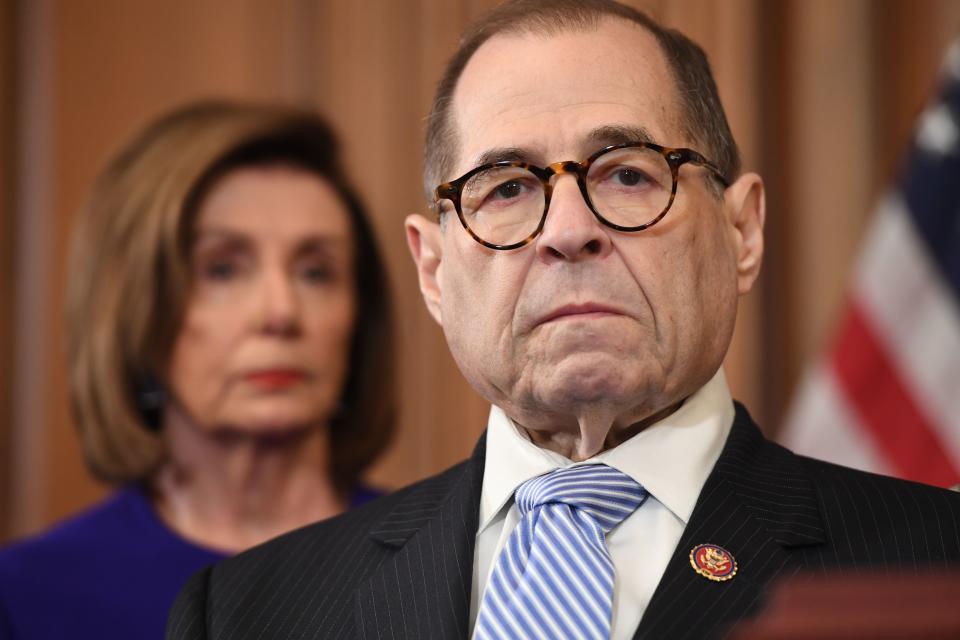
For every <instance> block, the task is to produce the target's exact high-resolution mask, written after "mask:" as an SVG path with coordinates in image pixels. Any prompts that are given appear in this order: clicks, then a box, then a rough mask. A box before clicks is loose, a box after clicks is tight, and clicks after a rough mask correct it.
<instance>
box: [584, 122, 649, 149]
mask: <svg viewBox="0 0 960 640" xmlns="http://www.w3.org/2000/svg"><path fill="white" fill-rule="evenodd" d="M586 139H587V141H588V142H590V143H592V144H593V145H596V146H598V147H609V146H610V145H614V144H627V143H631V142H653V141H654V140H653V136H652V135H650V132H649V131H647V130H646V129H645V128H644V127H638V126H633V125H619V124H610V125H604V126H602V127H597V128H596V129H593V130H592V131H590V133H588V134H587V138H586Z"/></svg>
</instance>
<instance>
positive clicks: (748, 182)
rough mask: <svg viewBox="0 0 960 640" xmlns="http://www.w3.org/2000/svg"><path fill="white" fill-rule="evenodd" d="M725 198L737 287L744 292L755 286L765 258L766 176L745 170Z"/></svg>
mask: <svg viewBox="0 0 960 640" xmlns="http://www.w3.org/2000/svg"><path fill="white" fill-rule="evenodd" d="M724 200H725V203H726V205H725V206H726V211H727V216H728V220H729V221H730V224H731V225H732V226H733V234H734V242H735V245H734V246H735V250H736V252H737V291H738V292H739V293H740V295H743V294H745V293H749V292H750V289H752V288H753V283H754V282H756V280H757V276H758V275H760V263H761V262H762V261H763V223H764V221H765V219H766V216H767V198H766V195H765V193H764V189H763V179H762V178H761V177H760V176H758V175H757V174H755V173H745V174H743V175H742V176H740V177H739V178H737V181H736V182H734V183H733V184H732V185H730V186H729V187H727V190H726V193H725V195H724Z"/></svg>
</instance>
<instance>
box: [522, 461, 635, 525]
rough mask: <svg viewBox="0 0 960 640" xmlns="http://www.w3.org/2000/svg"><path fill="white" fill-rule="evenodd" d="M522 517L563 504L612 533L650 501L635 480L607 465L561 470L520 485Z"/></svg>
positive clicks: (591, 465) (582, 466)
mask: <svg viewBox="0 0 960 640" xmlns="http://www.w3.org/2000/svg"><path fill="white" fill-rule="evenodd" d="M514 497H515V500H516V502H517V508H518V509H520V513H521V514H522V515H524V516H525V515H526V514H527V513H528V512H530V511H532V510H534V509H536V508H538V507H542V506H544V505H548V504H563V505H566V506H568V507H570V508H571V509H576V510H578V511H579V512H581V513H582V514H584V515H588V516H590V517H591V518H593V519H594V520H595V521H596V522H597V524H598V525H599V526H600V527H601V528H602V529H603V531H604V533H607V532H609V531H610V530H611V529H613V528H614V527H615V526H617V525H618V524H620V522H622V521H623V520H624V519H625V518H626V517H627V516H629V515H630V514H631V513H633V512H634V511H635V510H636V509H637V507H639V506H640V505H641V504H642V503H643V501H644V500H645V499H646V497H647V492H646V490H645V489H644V488H643V487H641V486H640V485H639V484H638V483H637V482H636V481H635V480H634V479H633V478H631V477H630V476H628V475H626V474H625V473H623V472H621V471H618V470H616V469H614V468H612V467H608V466H607V465H605V464H590V465H581V466H578V467H567V468H565V469H557V470H556V471H552V472H550V473H547V474H544V475H542V476H537V477H536V478H533V479H531V480H528V481H527V482H525V483H523V484H522V485H520V488H519V489H517V491H516V494H515V496H514Z"/></svg>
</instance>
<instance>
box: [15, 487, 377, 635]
mask: <svg viewBox="0 0 960 640" xmlns="http://www.w3.org/2000/svg"><path fill="white" fill-rule="evenodd" d="M380 495H381V494H380V493H378V492H376V491H373V490H371V489H368V488H365V487H361V488H360V489H358V490H357V491H356V492H355V493H354V495H353V496H352V498H351V500H350V506H351V507H355V506H358V505H360V504H363V503H365V502H369V501H370V500H373V499H374V498H377V497H379V496H380ZM227 555H228V554H226V553H224V552H222V551H217V550H214V549H207V548H204V547H201V546H198V545H196V544H194V543H192V542H190V541H188V540H186V539H184V538H181V537H180V536H178V535H177V534H176V533H174V532H173V531H171V530H170V529H169V528H168V527H167V525H165V524H164V523H163V522H162V521H161V520H160V519H159V517H158V516H157V514H156V513H155V512H154V510H153V508H152V507H151V505H150V502H149V500H148V498H147V495H146V493H145V492H144V490H143V489H142V488H141V487H137V486H132V487H128V488H126V489H122V490H120V491H117V492H116V493H114V494H113V495H112V496H110V497H109V498H107V499H106V500H105V501H104V502H102V503H100V504H98V505H96V506H94V507H93V508H91V509H89V510H87V511H84V512H83V513H81V514H79V515H77V516H75V517H73V518H71V519H69V520H67V521H65V522H63V523H61V524H59V525H57V526H55V527H54V528H52V529H50V530H49V531H47V532H45V533H43V534H40V535H38V536H36V537H33V538H29V539H26V540H23V541H21V542H17V543H14V544H12V545H10V546H8V547H6V548H5V549H3V550H0V638H2V639H3V640H14V639H16V640H41V639H43V640H46V639H47V638H49V639H51V640H53V639H54V638H56V639H57V640H62V639H63V638H76V639H78V640H87V639H90V640H109V639H112V638H118V639H119V638H123V639H124V640H128V639H130V638H137V639H138V640H139V639H141V638H142V639H144V640H151V639H156V640H160V639H161V638H163V632H164V627H165V625H166V621H167V611H168V610H169V609H170V606H171V605H172V604H173V600H174V598H175V597H176V595H177V592H178V591H179V590H180V587H181V586H182V585H183V583H184V582H186V581H187V578H189V577H190V576H191V575H192V574H194V573H195V572H197V571H199V570H200V569H202V568H203V567H205V566H207V565H209V564H212V563H214V562H218V561H219V560H223V559H224V558H226V557H227Z"/></svg>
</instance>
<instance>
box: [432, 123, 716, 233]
mask: <svg viewBox="0 0 960 640" xmlns="http://www.w3.org/2000/svg"><path fill="white" fill-rule="evenodd" d="M628 147H640V148H646V149H652V150H653V151H656V152H657V153H659V154H660V155H661V156H663V158H664V159H665V160H666V161H667V165H669V167H670V173H671V174H672V175H673V186H672V187H671V189H670V200H669V201H668V202H667V206H665V207H664V208H663V211H661V212H660V213H659V214H658V215H657V216H656V217H655V218H654V219H653V220H651V221H650V222H647V223H644V224H641V225H638V226H636V227H625V226H623V225H619V224H615V223H613V222H610V221H609V220H607V219H606V218H604V217H603V216H602V215H600V213H598V212H597V209H596V207H594V206H593V202H591V200H590V194H589V193H588V192H587V172H588V171H589V170H590V166H591V165H592V164H593V163H594V162H596V161H597V159H598V158H600V157H601V156H603V155H604V154H606V153H610V152H611V151H616V150H617V149H626V148H628ZM687 163H689V164H694V165H697V166H701V167H704V168H705V169H707V170H708V171H710V172H711V173H712V174H713V175H714V176H715V177H716V178H717V180H719V181H720V183H721V184H722V185H723V186H724V188H726V187H729V186H730V181H729V180H728V179H727V177H726V176H724V175H723V172H722V171H720V169H719V168H718V167H717V166H716V165H715V164H713V163H712V162H710V161H709V160H707V159H706V158H705V157H704V156H702V155H701V154H699V153H698V152H696V151H694V150H693V149H684V148H670V147H662V146H660V145H658V144H654V143H653V142H626V143H623V144H613V145H610V146H608V147H604V148H602V149H600V150H599V151H597V152H596V153H594V154H592V155H591V156H590V157H589V158H587V159H586V160H584V161H582V162H577V161H576V160H563V161H560V162H554V163H553V164H550V165H548V166H547V167H538V166H536V165H532V164H530V163H528V162H521V161H518V160H504V161H501V162H492V163H490V164H484V165H480V166H479V167H475V168H473V169H471V170H470V171H468V172H466V173H465V174H463V175H462V176H460V177H459V178H457V179H456V180H451V181H450V182H444V183H443V184H441V185H440V186H438V187H437V188H436V189H435V190H434V196H435V198H436V202H435V208H436V211H437V215H438V216H439V215H440V201H441V200H449V201H451V202H452V203H453V206H454V209H456V211H457V217H458V218H459V219H460V224H462V225H463V228H464V229H465V230H466V231H467V233H469V234H470V237H471V238H473V239H474V240H476V241H477V242H479V243H480V244H482V245H483V246H485V247H489V248H490V249H496V250H498V251H507V250H510V249H519V248H520V247H523V246H526V245H528V244H530V243H531V242H533V239H534V238H536V237H537V236H538V235H540V232H541V231H543V224H544V222H545V221H546V219H547V211H548V210H549V209H550V195H551V193H552V191H553V185H552V184H551V183H550V179H551V178H552V177H553V176H558V175H560V174H563V173H572V174H574V175H576V176H577V184H578V185H580V193H581V194H582V195H583V199H584V201H586V203H587V206H588V207H589V208H590V211H592V212H593V215H594V216H595V217H596V218H597V220H599V221H600V222H601V223H602V224H604V225H606V226H608V227H610V228H611V229H616V230H617V231H643V230H644V229H648V228H650V227H652V226H653V225H655V224H657V223H658V222H660V220H662V219H663V217H664V216H665V215H667V211H669V210H670V207H671V206H672V205H673V200H674V198H675V197H676V195H677V181H678V179H679V172H680V167H681V166H682V165H684V164H687ZM498 167H519V168H521V169H526V170H527V171H529V172H530V173H532V174H533V175H535V176H536V177H537V178H538V179H539V180H540V182H541V184H543V195H544V200H543V213H542V214H541V216H540V222H539V223H538V224H537V228H536V229H535V230H534V231H533V233H531V234H530V235H529V236H527V237H526V238H524V239H523V240H521V241H519V242H514V243H512V244H494V243H492V242H487V241H486V240H484V239H483V238H481V237H479V236H478V235H477V234H476V233H474V232H473V230H472V229H471V228H470V226H469V225H468V224H467V221H466V219H465V218H464V216H463V210H462V208H461V206H460V197H461V194H462V192H463V187H464V185H465V184H466V183H467V181H468V180H470V178H472V177H473V176H475V175H476V174H478V173H480V172H481V171H486V170H488V169H496V168H498Z"/></svg>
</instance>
